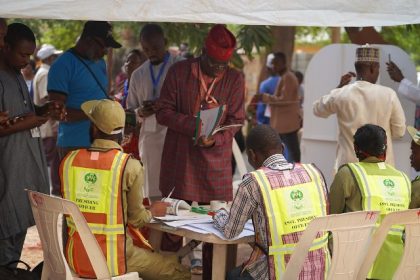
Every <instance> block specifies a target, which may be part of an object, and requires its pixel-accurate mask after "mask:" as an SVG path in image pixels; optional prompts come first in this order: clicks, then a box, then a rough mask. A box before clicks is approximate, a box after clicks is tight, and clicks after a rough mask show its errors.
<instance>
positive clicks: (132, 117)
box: [125, 111, 136, 126]
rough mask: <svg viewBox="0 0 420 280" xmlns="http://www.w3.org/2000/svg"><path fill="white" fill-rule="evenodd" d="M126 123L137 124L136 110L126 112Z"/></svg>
mask: <svg viewBox="0 0 420 280" xmlns="http://www.w3.org/2000/svg"><path fill="white" fill-rule="evenodd" d="M125 123H126V124H128V125H131V126H136V114H135V113H134V112H130V111H126V112H125Z"/></svg>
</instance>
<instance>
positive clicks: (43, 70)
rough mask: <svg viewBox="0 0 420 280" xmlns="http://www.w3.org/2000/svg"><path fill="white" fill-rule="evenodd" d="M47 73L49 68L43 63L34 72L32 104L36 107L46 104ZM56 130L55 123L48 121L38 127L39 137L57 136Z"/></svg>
mask: <svg viewBox="0 0 420 280" xmlns="http://www.w3.org/2000/svg"><path fill="white" fill-rule="evenodd" d="M48 71H50V66H49V65H48V64H44V63H43V64H41V67H40V68H39V69H38V71H37V72H36V74H35V77H34V80H33V90H34V104H35V105H37V106H42V105H44V104H45V103H46V102H47V97H48V91H47V83H48ZM57 129H58V124H57V122H56V121H53V120H48V121H47V122H46V123H45V124H43V125H42V126H41V127H40V131H41V137H42V138H47V137H54V136H56V135H57Z"/></svg>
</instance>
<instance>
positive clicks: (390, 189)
mask: <svg viewBox="0 0 420 280" xmlns="http://www.w3.org/2000/svg"><path fill="white" fill-rule="evenodd" d="M383 184H384V186H385V188H386V192H387V193H388V194H389V195H390V196H394V195H395V183H394V181H392V180H391V179H385V180H384V181H383Z"/></svg>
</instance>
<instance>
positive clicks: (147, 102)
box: [143, 100, 154, 107]
mask: <svg viewBox="0 0 420 280" xmlns="http://www.w3.org/2000/svg"><path fill="white" fill-rule="evenodd" d="M153 103H154V101H153V100H144V101H143V107H150V106H152V105H153Z"/></svg>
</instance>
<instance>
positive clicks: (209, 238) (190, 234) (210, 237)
mask: <svg viewBox="0 0 420 280" xmlns="http://www.w3.org/2000/svg"><path fill="white" fill-rule="evenodd" d="M146 227H148V228H151V229H154V230H159V231H163V232H168V233H172V234H176V235H179V236H183V237H187V238H190V239H194V240H199V241H203V242H208V243H213V244H240V243H251V242H254V241H255V239H254V236H246V237H242V238H239V239H236V240H224V239H221V238H219V237H217V236H216V235H214V234H211V233H208V234H203V233H199V232H194V231H191V230H188V229H183V228H173V227H169V226H166V225H164V224H162V223H150V224H146Z"/></svg>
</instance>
